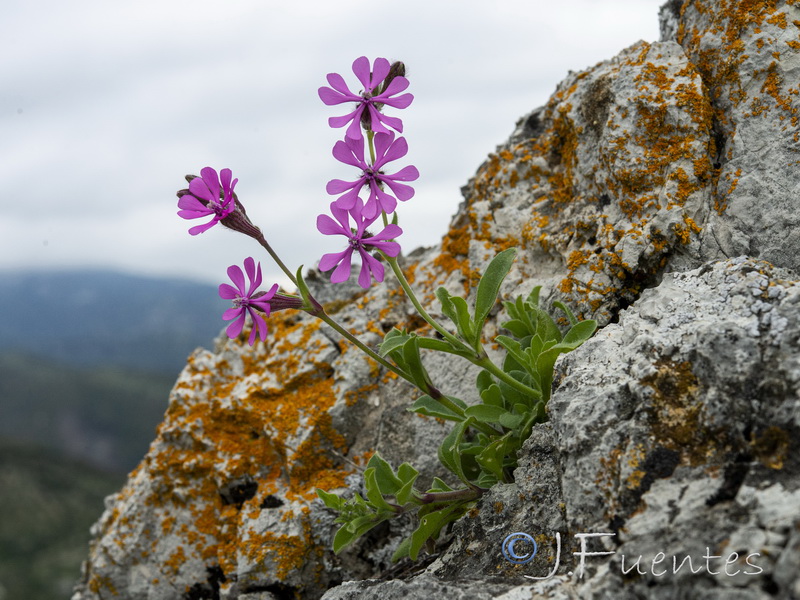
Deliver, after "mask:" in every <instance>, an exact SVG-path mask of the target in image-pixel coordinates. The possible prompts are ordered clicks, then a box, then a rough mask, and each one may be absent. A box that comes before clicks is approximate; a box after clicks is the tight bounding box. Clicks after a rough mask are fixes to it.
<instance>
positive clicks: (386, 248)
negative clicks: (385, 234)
mask: <svg viewBox="0 0 800 600" xmlns="http://www.w3.org/2000/svg"><path fill="white" fill-rule="evenodd" d="M365 243H366V244H367V245H368V246H370V247H372V248H376V249H378V250H380V251H381V252H383V253H384V254H385V255H386V256H397V255H398V254H400V244H398V243H397V242H373V241H371V239H370V240H367V241H366V242H365Z"/></svg>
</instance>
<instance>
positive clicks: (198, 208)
mask: <svg viewBox="0 0 800 600" xmlns="http://www.w3.org/2000/svg"><path fill="white" fill-rule="evenodd" d="M178 208H183V209H185V210H191V211H195V212H199V213H204V214H207V215H210V214H211V213H213V212H214V211H213V210H211V209H209V208H208V207H207V206H206V205H205V204H203V203H202V202H200V200H198V199H197V198H195V197H194V196H192V195H191V194H184V195H183V196H181V197H180V198H178ZM195 218H196V217H195Z"/></svg>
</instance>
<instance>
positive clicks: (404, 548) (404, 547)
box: [392, 213, 411, 562]
mask: <svg viewBox="0 0 800 600" xmlns="http://www.w3.org/2000/svg"><path fill="white" fill-rule="evenodd" d="M395 214H397V213H395ZM410 549H411V538H410V537H408V538H406V539H404V540H403V541H402V542H400V545H399V546H398V547H397V550H395V551H394V554H392V562H397V561H398V560H400V559H401V558H405V557H406V556H408V552H409V550H410Z"/></svg>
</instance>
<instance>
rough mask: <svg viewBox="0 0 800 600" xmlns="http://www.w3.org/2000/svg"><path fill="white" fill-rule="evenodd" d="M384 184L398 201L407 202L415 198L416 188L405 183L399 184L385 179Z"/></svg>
mask: <svg viewBox="0 0 800 600" xmlns="http://www.w3.org/2000/svg"><path fill="white" fill-rule="evenodd" d="M383 181H384V183H385V184H386V185H387V186H388V187H389V189H390V190H392V192H394V195H395V196H396V197H397V199H398V200H401V201H403V202H405V201H406V200H408V199H410V198H412V197H413V196H414V188H413V187H411V186H410V185H406V184H405V183H397V182H396V181H392V180H391V179H384V180H383Z"/></svg>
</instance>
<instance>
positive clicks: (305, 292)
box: [295, 265, 314, 308]
mask: <svg viewBox="0 0 800 600" xmlns="http://www.w3.org/2000/svg"><path fill="white" fill-rule="evenodd" d="M295 279H297V291H298V292H299V293H300V297H301V298H302V299H303V304H305V306H306V307H307V308H313V306H314V305H313V303H312V302H311V292H310V291H309V289H308V285H306V281H305V279H303V265H300V266H299V267H298V268H297V274H296V275H295Z"/></svg>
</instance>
